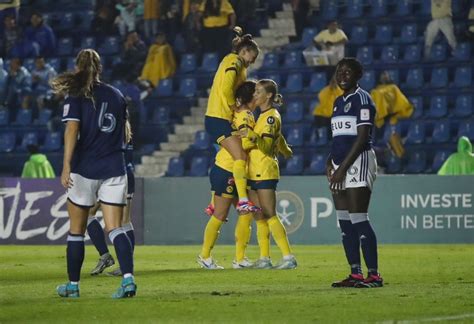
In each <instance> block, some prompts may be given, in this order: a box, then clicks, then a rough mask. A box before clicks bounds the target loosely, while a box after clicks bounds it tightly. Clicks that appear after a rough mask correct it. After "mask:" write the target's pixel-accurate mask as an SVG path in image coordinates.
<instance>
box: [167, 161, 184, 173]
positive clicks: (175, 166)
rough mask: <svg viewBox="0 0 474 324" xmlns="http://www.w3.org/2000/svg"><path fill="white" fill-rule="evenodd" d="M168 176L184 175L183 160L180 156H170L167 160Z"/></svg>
mask: <svg viewBox="0 0 474 324" xmlns="http://www.w3.org/2000/svg"><path fill="white" fill-rule="evenodd" d="M166 176H168V177H182V176H184V160H183V158H181V157H172V158H171V159H170V160H169V162H168V171H166Z"/></svg>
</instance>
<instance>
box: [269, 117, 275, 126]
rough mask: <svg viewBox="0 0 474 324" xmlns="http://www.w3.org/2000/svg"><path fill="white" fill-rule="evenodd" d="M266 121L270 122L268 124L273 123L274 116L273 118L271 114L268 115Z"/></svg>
mask: <svg viewBox="0 0 474 324" xmlns="http://www.w3.org/2000/svg"><path fill="white" fill-rule="evenodd" d="M267 123H268V124H270V125H273V124H275V118H273V117H272V116H270V117H268V118H267Z"/></svg>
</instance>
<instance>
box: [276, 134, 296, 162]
mask: <svg viewBox="0 0 474 324" xmlns="http://www.w3.org/2000/svg"><path fill="white" fill-rule="evenodd" d="M277 149H278V153H280V154H281V155H283V156H284V157H285V159H289V158H290V157H292V156H293V151H292V150H291V147H290V146H289V145H288V143H287V142H286V139H285V137H284V136H283V134H280V136H278V140H277Z"/></svg>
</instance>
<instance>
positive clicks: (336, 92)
mask: <svg viewBox="0 0 474 324" xmlns="http://www.w3.org/2000/svg"><path fill="white" fill-rule="evenodd" d="M342 93H343V91H342V90H341V88H339V86H338V85H337V82H336V77H335V75H333V76H332V78H331V81H329V84H328V85H327V86H325V87H324V88H323V89H322V90H321V91H320V92H319V94H318V99H319V102H318V104H317V105H316V107H314V111H313V115H314V124H315V126H316V127H324V128H327V130H328V131H329V130H330V129H329V128H330V126H331V116H332V110H333V108H334V102H335V101H336V98H337V97H339V96H341V95H342ZM328 133H329V132H328Z"/></svg>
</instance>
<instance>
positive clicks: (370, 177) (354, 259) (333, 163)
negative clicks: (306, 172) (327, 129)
mask: <svg viewBox="0 0 474 324" xmlns="http://www.w3.org/2000/svg"><path fill="white" fill-rule="evenodd" d="M362 74H363V69H362V65H361V64H360V62H359V61H357V60H356V59H355V58H344V59H342V60H341V61H339V63H338V64H337V66H336V81H337V84H338V85H339V87H340V88H341V89H342V90H343V91H344V94H343V95H342V96H340V97H338V98H337V99H336V101H335V102H334V109H333V115H332V118H331V129H332V145H331V154H330V156H329V157H328V160H327V163H326V174H327V177H328V180H329V185H330V189H331V192H332V198H333V201H334V206H335V208H336V216H337V219H338V222H339V226H340V228H341V232H342V244H343V246H344V251H345V254H346V258H347V261H348V262H349V265H350V267H351V274H350V275H349V276H348V277H347V278H346V279H343V280H341V281H338V282H334V283H333V284H332V287H355V288H374V287H382V286H383V279H382V277H380V274H379V273H378V264H377V263H378V261H377V238H376V236H375V233H374V230H373V229H372V226H371V224H370V222H369V217H368V213H367V211H368V208H369V202H370V196H371V193H372V186H373V183H374V180H375V177H376V172H377V161H376V158H375V153H374V151H373V149H372V135H371V133H372V129H373V125H374V117H375V105H374V103H373V101H372V98H371V97H370V95H369V94H368V93H367V91H365V90H363V89H362V88H360V87H359V85H358V83H357V82H358V81H359V80H360V78H361V77H362ZM360 249H362V253H363V256H364V260H365V263H366V265H367V268H368V276H367V277H366V278H365V279H364V277H363V274H362V268H361V261H360Z"/></svg>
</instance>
